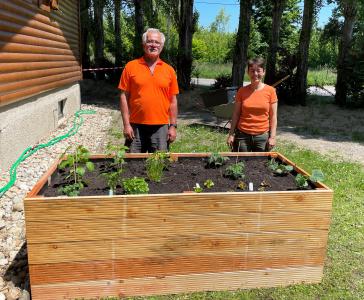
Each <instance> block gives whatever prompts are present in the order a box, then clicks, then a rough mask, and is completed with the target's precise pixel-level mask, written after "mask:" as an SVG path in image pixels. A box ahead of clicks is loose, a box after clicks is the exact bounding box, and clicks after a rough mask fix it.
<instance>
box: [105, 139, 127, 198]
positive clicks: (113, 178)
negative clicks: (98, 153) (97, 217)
mask: <svg viewBox="0 0 364 300" xmlns="http://www.w3.org/2000/svg"><path fill="white" fill-rule="evenodd" d="M127 149H128V147H126V146H123V145H112V144H110V143H109V144H108V145H107V146H106V154H108V155H112V156H113V161H112V162H111V163H110V164H109V168H110V169H111V170H114V171H109V172H106V173H102V175H103V176H105V178H106V182H107V185H108V186H109V188H110V195H113V194H114V192H115V190H116V187H117V186H118V185H121V183H122V180H121V174H122V173H123V171H124V170H123V165H124V164H125V160H124V157H125V151H126V150H127Z"/></svg>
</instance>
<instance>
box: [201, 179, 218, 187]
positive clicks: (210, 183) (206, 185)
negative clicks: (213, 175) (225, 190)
mask: <svg viewBox="0 0 364 300" xmlns="http://www.w3.org/2000/svg"><path fill="white" fill-rule="evenodd" d="M203 185H204V186H205V187H207V188H208V189H211V188H212V187H213V186H214V185H215V183H214V182H213V181H212V180H211V179H207V180H206V181H205V182H204V183H203Z"/></svg>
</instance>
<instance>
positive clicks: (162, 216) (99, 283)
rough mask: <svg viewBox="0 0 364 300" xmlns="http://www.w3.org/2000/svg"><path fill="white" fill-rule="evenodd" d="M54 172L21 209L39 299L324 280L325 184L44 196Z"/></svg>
mask: <svg viewBox="0 0 364 300" xmlns="http://www.w3.org/2000/svg"><path fill="white" fill-rule="evenodd" d="M201 155H205V156H206V154H194V155H188V156H195V157H201ZM226 155H228V154H226ZM233 155H237V154H233ZM238 155H240V156H244V155H246V154H238ZM257 155H259V154H257ZM262 155H270V154H262ZM272 155H277V156H278V157H280V158H281V159H285V158H284V157H282V156H280V154H272ZM174 156H175V157H177V158H178V157H179V156H183V155H179V154H176V155H174ZM128 157H146V154H138V155H128ZM287 161H288V160H287ZM290 163H291V164H293V163H292V162H290ZM293 165H294V164H293ZM55 168H56V164H55V165H54V166H53V167H52V172H53V170H54V169H55ZM295 169H296V170H297V171H298V172H301V171H302V172H304V171H303V170H301V169H300V168H299V167H297V166H295ZM52 172H48V173H47V174H45V175H44V176H43V177H42V179H41V180H40V181H39V182H38V183H37V184H36V186H35V188H34V189H33V190H32V191H31V192H30V193H29V196H28V197H27V198H26V199H25V202H24V203H25V216H26V230H27V244H28V260H29V268H30V280H31V286H32V296H33V299H73V298H77V297H88V298H92V297H103V296H118V295H121V296H128V295H153V294H167V293H179V292H189V291H201V290H223V289H236V288H251V287H262V286H277V285H287V284H291V283H296V282H302V281H305V282H307V283H309V282H312V283H313V282H319V281H320V279H321V277H322V270H323V264H324V259H325V253H326V244H327V235H328V228H329V223H330V216H331V203H332V191H331V190H329V189H328V188H327V187H325V186H324V185H322V184H321V183H318V184H317V187H319V189H317V190H310V191H282V192H241V193H228V192H227V193H205V194H195V193H192V194H168V195H140V196H122V195H121V196H120V195H119V196H111V197H110V196H108V197H107V196H103V197H78V198H69V197H59V198H44V197H39V196H37V193H38V192H39V191H40V189H41V188H42V186H43V185H44V184H45V183H46V182H47V178H48V177H49V176H50V175H51V173H52ZM305 174H307V173H305Z"/></svg>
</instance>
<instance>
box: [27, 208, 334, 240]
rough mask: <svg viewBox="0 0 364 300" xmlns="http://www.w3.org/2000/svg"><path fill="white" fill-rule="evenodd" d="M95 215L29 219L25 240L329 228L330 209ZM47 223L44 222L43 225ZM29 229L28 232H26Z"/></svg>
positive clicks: (89, 238) (141, 236)
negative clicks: (122, 216) (38, 220)
mask: <svg viewBox="0 0 364 300" xmlns="http://www.w3.org/2000/svg"><path fill="white" fill-rule="evenodd" d="M121 220H122V221H120V218H116V219H110V218H98V219H93V220H92V219H87V220H69V221H67V222H65V221H50V220H49V221H47V222H30V223H29V224H28V225H27V228H29V230H28V231H27V232H28V233H27V236H28V237H29V242H28V243H30V244H31V243H42V242H47V243H50V242H70V241H73V242H75V241H94V240H100V239H120V238H132V237H139V238H147V237H150V236H155V237H159V236H171V237H173V236H175V235H188V234H191V233H192V232H193V233H195V234H198V235H199V234H200V235H204V234H212V233H224V232H230V233H244V232H261V231H281V230H313V229H328V227H329V223H330V213H329V212H326V213H325V212H321V211H320V212H316V211H309V210H302V211H301V212H292V213H289V212H282V213H281V212H274V213H263V214H260V213H244V214H241V215H239V216H237V215H232V214H217V213H216V214H214V213H211V214H208V215H197V214H195V215H192V214H191V215H188V216H183V215H181V216H179V215H178V216H172V215H170V216H167V215H160V216H159V217H154V218H153V217H148V216H145V217H142V218H140V219H127V218H122V219H121ZM45 224H46V226H45ZM29 232H30V233H29Z"/></svg>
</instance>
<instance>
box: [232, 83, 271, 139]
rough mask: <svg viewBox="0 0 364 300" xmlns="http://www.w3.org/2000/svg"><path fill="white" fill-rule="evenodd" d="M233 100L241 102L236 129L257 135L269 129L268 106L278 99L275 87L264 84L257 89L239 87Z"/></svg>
mask: <svg viewBox="0 0 364 300" xmlns="http://www.w3.org/2000/svg"><path fill="white" fill-rule="evenodd" d="M235 101H237V102H241V112H240V118H239V122H238V126H237V127H238V129H239V130H240V131H243V132H245V133H247V134H252V135H258V134H263V133H265V132H267V131H268V130H269V111H270V106H271V104H273V103H276V102H277V101H278V98H277V94H276V90H275V88H273V87H271V86H269V85H267V84H266V85H264V87H263V88H262V89H261V90H259V91H252V90H251V88H250V87H249V86H245V87H241V88H240V89H239V90H238V93H237V94H236V97H235Z"/></svg>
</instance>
